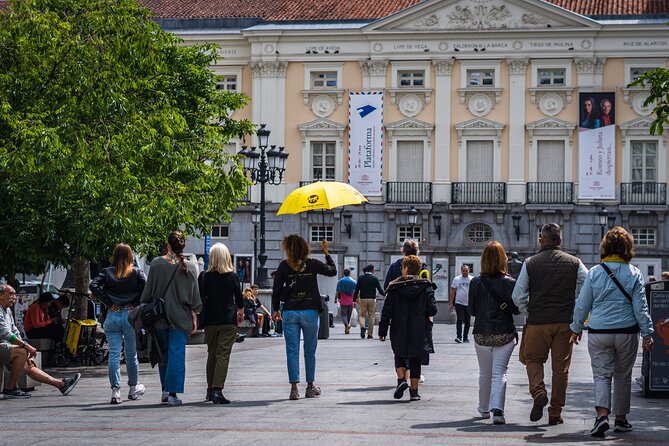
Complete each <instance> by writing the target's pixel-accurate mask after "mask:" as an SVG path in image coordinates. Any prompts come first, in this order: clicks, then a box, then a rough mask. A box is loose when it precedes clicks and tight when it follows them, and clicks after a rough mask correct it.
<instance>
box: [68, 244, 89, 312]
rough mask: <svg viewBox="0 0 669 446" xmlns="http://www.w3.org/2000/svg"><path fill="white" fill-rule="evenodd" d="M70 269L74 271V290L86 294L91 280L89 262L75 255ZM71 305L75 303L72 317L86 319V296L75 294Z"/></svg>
mask: <svg viewBox="0 0 669 446" xmlns="http://www.w3.org/2000/svg"><path fill="white" fill-rule="evenodd" d="M72 270H73V271H74V290H75V291H76V292H77V293H85V294H88V285H89V283H90V282H91V278H90V262H89V261H88V260H86V259H82V258H80V257H77V258H76V259H74V262H73V263H72ZM73 305H75V311H74V315H73V316H74V318H75V319H80V320H81V319H88V298H87V297H85V296H82V295H77V296H76V297H75V298H74V302H73Z"/></svg>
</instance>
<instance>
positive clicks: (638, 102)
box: [632, 91, 654, 116]
mask: <svg viewBox="0 0 669 446" xmlns="http://www.w3.org/2000/svg"><path fill="white" fill-rule="evenodd" d="M649 96H650V93H648V92H647V91H642V92H641V93H639V94H638V95H636V96H635V97H634V99H633V100H632V108H633V109H634V111H635V112H636V113H637V115H641V116H648V115H650V114H651V113H653V108H654V107H653V105H652V104H649V105H647V106H644V105H643V103H644V102H646V99H648V97H649Z"/></svg>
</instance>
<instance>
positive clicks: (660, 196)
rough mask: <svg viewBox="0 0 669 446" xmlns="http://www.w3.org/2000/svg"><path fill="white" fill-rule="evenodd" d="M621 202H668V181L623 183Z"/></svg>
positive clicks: (621, 186)
mask: <svg viewBox="0 0 669 446" xmlns="http://www.w3.org/2000/svg"><path fill="white" fill-rule="evenodd" d="M620 204H667V185H666V183H648V182H636V183H622V184H621V185H620Z"/></svg>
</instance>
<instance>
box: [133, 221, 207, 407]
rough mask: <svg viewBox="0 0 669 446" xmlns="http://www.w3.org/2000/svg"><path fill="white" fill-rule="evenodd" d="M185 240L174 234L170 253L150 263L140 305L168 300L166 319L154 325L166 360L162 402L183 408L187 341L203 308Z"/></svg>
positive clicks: (193, 266)
mask: <svg viewBox="0 0 669 446" xmlns="http://www.w3.org/2000/svg"><path fill="white" fill-rule="evenodd" d="M185 246H186V240H185V239H184V236H183V234H182V233H181V232H178V231H175V232H172V233H171V234H170V236H169V238H168V240H167V254H166V255H164V256H162V257H156V258H155V259H153V261H152V262H151V270H150V271H149V277H148V280H147V281H146V287H144V292H143V293H142V298H141V303H149V302H152V301H153V300H154V298H163V300H164V301H165V316H166V317H165V318H164V319H161V320H159V321H158V322H156V323H155V325H154V328H155V332H156V340H157V341H158V344H159V346H160V350H161V352H162V354H163V357H164V358H165V364H160V366H159V367H158V371H159V373H160V384H161V385H162V388H163V393H162V396H161V399H160V401H161V402H162V403H166V404H167V405H169V406H180V405H181V399H179V397H178V396H177V393H183V391H184V381H185V380H186V340H187V339H188V335H189V334H195V332H196V331H197V314H198V313H199V312H200V310H201V309H202V301H201V299H200V291H199V288H198V285H197V266H195V265H194V264H193V263H191V262H188V261H187V260H186V259H185V258H184V256H183V250H184V247H185Z"/></svg>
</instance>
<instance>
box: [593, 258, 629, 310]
mask: <svg viewBox="0 0 669 446" xmlns="http://www.w3.org/2000/svg"><path fill="white" fill-rule="evenodd" d="M600 265H602V268H604V271H606V273H607V274H608V275H609V277H610V278H611V280H613V283H615V284H616V286H617V287H618V288H619V289H620V291H622V293H623V294H624V295H625V297H626V298H627V300H629V301H630V303H632V296H630V293H628V292H627V290H626V289H625V288H623V286H622V284H621V283H620V281H619V280H618V278H617V277H616V275H615V274H613V271H611V268H609V267H608V266H606V265H605V264H604V263H603V262H602V263H600Z"/></svg>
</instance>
